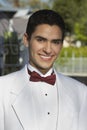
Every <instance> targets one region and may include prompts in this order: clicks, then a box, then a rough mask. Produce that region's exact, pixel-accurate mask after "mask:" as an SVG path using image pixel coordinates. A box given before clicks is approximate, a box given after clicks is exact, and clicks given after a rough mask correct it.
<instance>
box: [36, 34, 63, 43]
mask: <svg viewBox="0 0 87 130" xmlns="http://www.w3.org/2000/svg"><path fill="white" fill-rule="evenodd" d="M35 38H36V39H37V38H41V39H43V40H48V39H47V38H45V37H43V36H39V35H37V36H36V37H35ZM51 41H59V42H62V39H52V40H51Z"/></svg>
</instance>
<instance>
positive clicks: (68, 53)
mask: <svg viewBox="0 0 87 130" xmlns="http://www.w3.org/2000/svg"><path fill="white" fill-rule="evenodd" d="M73 56H74V57H87V46H82V47H79V48H77V47H72V46H70V47H67V48H64V47H63V48H62V51H61V54H60V57H73Z"/></svg>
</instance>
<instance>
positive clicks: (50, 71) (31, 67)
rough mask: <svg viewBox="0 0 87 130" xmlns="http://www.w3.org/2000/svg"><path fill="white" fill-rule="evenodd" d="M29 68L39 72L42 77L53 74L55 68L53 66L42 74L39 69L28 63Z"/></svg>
mask: <svg viewBox="0 0 87 130" xmlns="http://www.w3.org/2000/svg"><path fill="white" fill-rule="evenodd" d="M28 69H29V70H30V71H31V72H32V71H35V72H37V73H38V74H40V75H41V76H42V77H46V76H49V75H51V73H52V72H53V68H51V69H50V70H49V71H48V72H47V73H46V74H42V73H41V72H40V71H39V70H37V69H36V68H34V67H33V66H32V65H30V64H28Z"/></svg>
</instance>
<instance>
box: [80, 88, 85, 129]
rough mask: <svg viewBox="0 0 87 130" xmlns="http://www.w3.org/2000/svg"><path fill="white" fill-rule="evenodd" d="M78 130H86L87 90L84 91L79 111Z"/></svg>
mask: <svg viewBox="0 0 87 130" xmlns="http://www.w3.org/2000/svg"><path fill="white" fill-rule="evenodd" d="M79 130H87V88H86V89H85V92H84V95H83V102H82V105H81V109H80V115H79Z"/></svg>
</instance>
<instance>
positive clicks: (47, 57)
mask: <svg viewBox="0 0 87 130" xmlns="http://www.w3.org/2000/svg"><path fill="white" fill-rule="evenodd" d="M41 57H42V58H45V59H49V58H51V56H41Z"/></svg>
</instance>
